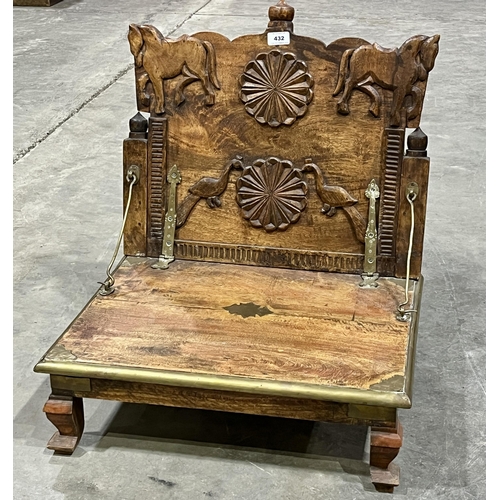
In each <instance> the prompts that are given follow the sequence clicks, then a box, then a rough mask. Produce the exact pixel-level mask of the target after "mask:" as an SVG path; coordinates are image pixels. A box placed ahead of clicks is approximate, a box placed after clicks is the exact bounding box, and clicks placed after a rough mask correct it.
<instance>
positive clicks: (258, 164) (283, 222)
mask: <svg viewBox="0 0 500 500" xmlns="http://www.w3.org/2000/svg"><path fill="white" fill-rule="evenodd" d="M236 189H237V193H236V201H237V202H238V205H239V206H240V207H241V208H242V213H243V217H244V218H245V219H247V220H249V221H250V224H252V226H254V227H263V228H264V229H265V230H266V231H267V232H272V231H275V230H276V229H280V230H284V229H286V228H287V227H288V226H289V225H290V224H292V223H293V222H297V221H298V220H299V218H300V214H301V212H302V211H303V210H304V208H305V207H306V205H307V200H306V195H307V183H306V182H305V181H303V180H302V173H301V171H300V169H298V168H294V167H293V165H292V163H291V162H290V161H282V160H279V159H278V158H268V159H267V160H257V161H255V162H254V163H253V165H252V166H249V167H245V169H244V170H243V174H242V176H241V177H240V178H239V179H238V181H237V182H236Z"/></svg>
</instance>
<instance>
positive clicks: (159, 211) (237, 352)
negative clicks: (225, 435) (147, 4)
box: [35, 1, 439, 491]
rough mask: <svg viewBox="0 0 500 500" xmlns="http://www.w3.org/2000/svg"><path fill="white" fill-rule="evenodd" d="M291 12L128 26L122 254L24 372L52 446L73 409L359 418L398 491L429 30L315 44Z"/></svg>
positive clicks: (380, 470)
mask: <svg viewBox="0 0 500 500" xmlns="http://www.w3.org/2000/svg"><path fill="white" fill-rule="evenodd" d="M293 16H294V9H293V8H292V7H290V6H289V5H287V4H285V3H284V2H283V1H280V2H279V3H278V4H277V5H275V6H272V7H271V8H270V9H269V17H270V22H269V25H268V28H267V30H266V31H265V32H264V33H263V34H258V35H247V36H242V37H240V38H237V39H235V40H232V41H231V40H228V39H227V38H226V37H224V36H222V35H220V34H217V33H211V32H203V33H197V34H195V35H193V36H182V37H180V38H178V39H169V38H164V37H163V36H162V34H161V33H160V32H159V31H158V30H157V29H156V28H154V27H153V26H146V25H135V24H132V25H131V26H130V31H129V42H130V49H131V52H132V54H133V56H134V60H135V74H136V83H137V86H136V92H137V106H138V111H139V112H138V113H137V115H135V116H134V117H133V118H132V119H131V120H130V135H129V138H127V139H125V141H124V145H123V154H124V164H123V174H124V177H123V178H124V214H125V215H124V226H123V230H122V233H123V244H124V254H125V257H124V258H123V260H122V261H121V262H120V263H119V265H118V266H117V268H116V269H115V270H114V272H113V273H111V269H112V263H113V261H112V263H111V264H110V266H109V268H108V277H107V279H106V281H105V282H104V283H103V285H102V287H101V288H100V289H99V290H98V292H96V294H95V296H94V297H93V298H92V299H91V301H90V302H89V304H88V305H87V306H86V307H85V308H84V310H83V311H82V312H81V313H80V314H79V315H78V317H77V318H76V319H75V320H74V322H73V323H72V324H71V325H70V326H69V327H68V329H67V330H66V331H65V332H64V333H63V335H62V336H61V337H60V338H59V339H58V340H57V341H56V342H55V344H54V345H53V346H52V347H51V348H50V349H49V350H48V351H47V353H46V354H45V355H44V356H43V358H42V359H41V361H40V362H39V363H38V364H37V365H36V367H35V371H36V372H41V373H46V374H50V381H51V386H52V394H51V395H50V397H49V400H48V402H47V403H46V404H45V407H44V411H45V413H46V414H47V417H48V418H49V420H50V421H51V422H52V423H53V424H54V425H55V426H56V427H57V429H58V431H57V432H56V433H55V435H54V436H53V437H52V439H51V440H50V442H49V444H48V447H49V448H50V449H52V450H55V451H57V452H63V453H72V452H73V450H74V449H75V447H76V446H77V444H78V442H79V439H80V437H81V435H82V432H83V427H84V418H83V404H82V398H102V399H111V400H117V401H127V402H139V403H150V404H159V405H167V406H179V407H192V408H205V409H212V410H224V411H232V412H247V413H251V414H260V415H274V416H280V417H290V418H299V419H309V420H317V421H325V422H341V423H347V424H365V425H368V426H371V435H370V436H371V437H370V439H371V454H370V463H371V466H372V467H371V474H372V481H373V483H374V484H375V486H376V487H377V489H379V490H386V491H392V489H393V487H394V486H396V485H397V484H399V470H398V467H397V466H396V465H394V464H393V463H392V460H393V459H394V458H395V457H396V455H397V454H398V451H399V448H400V446H401V444H402V437H403V434H402V428H401V425H400V423H399V422H398V418H397V410H398V408H409V407H410V406H411V404H412V400H411V397H412V378H413V363H414V357H415V342H416V335H417V325H418V315H419V310H420V305H419V304H420V298H421V293H422V282H423V278H422V276H421V274H420V270H421V261H422V247H423V237H424V222H425V211H426V196H427V182H428V171H429V158H428V157H427V153H426V146H427V137H426V136H425V134H424V133H423V132H422V131H421V130H420V128H418V126H419V121H420V115H421V111H422V104H423V100H424V94H425V90H426V85H427V78H428V74H429V72H430V71H431V70H432V68H433V66H434V61H435V58H436V55H437V53H438V42H439V36H438V35H435V36H414V37H411V38H410V39H409V40H407V41H406V42H404V43H402V45H401V46H400V47H399V48H396V49H386V48H382V47H380V46H379V45H377V44H371V43H368V42H367V41H365V40H362V39H359V38H343V39H339V40H337V41H335V42H333V43H331V44H330V45H328V46H325V45H324V44H323V43H322V42H321V41H318V40H315V39H313V38H308V37H303V36H298V35H295V34H294V33H293V24H292V20H293ZM141 112H146V113H149V118H148V119H147V118H146V117H144V115H142V114H141ZM408 128H410V129H415V130H414V131H413V132H411V133H410V134H409V135H408V137H407V149H406V151H405V134H406V131H407V129H408ZM120 238H121V236H120ZM118 248H119V246H117V250H118ZM116 254H117V252H115V257H116ZM113 260H114V258H113Z"/></svg>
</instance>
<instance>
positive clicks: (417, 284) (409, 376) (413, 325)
mask: <svg viewBox="0 0 500 500" xmlns="http://www.w3.org/2000/svg"><path fill="white" fill-rule="evenodd" d="M412 281H413V304H412V309H415V310H416V311H417V312H416V313H414V314H413V315H412V317H411V319H410V332H409V337H408V347H407V351H406V366H405V374H406V376H405V382H404V393H405V394H406V396H407V398H408V403H409V406H407V407H406V408H411V405H412V401H411V398H412V395H413V372H414V369H415V351H416V348H417V334H418V322H419V319H420V307H421V302H422V291H423V286H424V277H423V276H422V275H420V277H419V279H418V281H415V280H412Z"/></svg>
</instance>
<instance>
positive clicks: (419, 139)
mask: <svg viewBox="0 0 500 500" xmlns="http://www.w3.org/2000/svg"><path fill="white" fill-rule="evenodd" d="M427 142H428V139H427V136H426V135H425V134H424V133H423V131H422V129H421V128H420V127H418V128H416V129H415V130H414V131H413V132H412V133H411V134H410V135H409V136H408V149H407V150H406V156H427Z"/></svg>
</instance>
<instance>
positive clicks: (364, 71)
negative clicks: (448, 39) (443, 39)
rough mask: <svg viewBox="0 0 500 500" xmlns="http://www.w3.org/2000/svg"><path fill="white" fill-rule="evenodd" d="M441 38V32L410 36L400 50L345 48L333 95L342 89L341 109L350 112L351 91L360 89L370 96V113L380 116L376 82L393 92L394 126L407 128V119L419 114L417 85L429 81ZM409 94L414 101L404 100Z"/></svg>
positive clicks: (419, 96) (379, 98) (392, 119)
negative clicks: (429, 35)
mask: <svg viewBox="0 0 500 500" xmlns="http://www.w3.org/2000/svg"><path fill="white" fill-rule="evenodd" d="M439 38H440V36H439V35H434V36H431V37H428V36H424V35H418V36H414V37H411V38H409V39H408V40H406V42H404V43H403V45H401V47H399V48H397V49H386V48H384V47H381V46H380V45H378V44H377V43H374V44H366V45H361V46H359V47H357V48H355V49H348V50H346V51H345V52H344V53H343V55H342V59H341V62H340V67H339V76H338V80H337V85H336V87H335V90H334V92H333V95H334V96H336V95H338V94H340V93H341V92H342V95H341V97H340V99H339V100H338V102H337V110H338V112H339V113H341V114H344V115H347V114H349V112H350V109H349V98H350V97H351V93H352V91H353V90H354V89H357V90H361V91H362V92H364V93H365V94H367V95H368V96H370V99H371V105H370V112H371V113H372V115H373V116H375V117H378V116H379V115H380V105H381V97H380V94H379V92H378V91H377V89H376V88H375V87H374V86H373V85H374V84H376V85H378V86H380V87H382V88H384V89H388V90H392V91H393V98H392V107H391V114H390V124H391V126H403V127H406V122H407V120H410V119H412V118H415V117H416V116H418V115H419V114H420V111H421V108H422V100H423V93H422V91H421V89H420V88H419V87H418V86H417V85H416V84H417V83H418V82H419V81H422V82H423V81H425V80H427V77H428V74H429V72H430V71H431V70H432V68H433V67H434V61H435V60H436V56H437V54H438V51H439ZM407 96H411V104H406V103H405V97H407ZM402 111H404V112H405V113H404V114H403V113H402Z"/></svg>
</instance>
